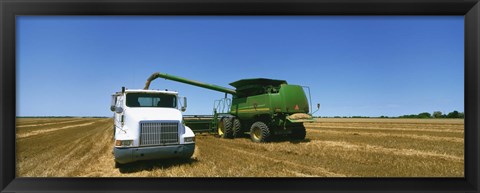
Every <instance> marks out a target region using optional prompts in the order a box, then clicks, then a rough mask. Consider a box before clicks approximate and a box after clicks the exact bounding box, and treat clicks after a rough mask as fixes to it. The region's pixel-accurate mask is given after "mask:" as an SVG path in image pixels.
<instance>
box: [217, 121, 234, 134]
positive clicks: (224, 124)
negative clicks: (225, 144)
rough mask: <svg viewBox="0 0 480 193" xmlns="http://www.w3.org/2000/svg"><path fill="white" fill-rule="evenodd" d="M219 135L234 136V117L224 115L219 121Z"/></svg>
mask: <svg viewBox="0 0 480 193" xmlns="http://www.w3.org/2000/svg"><path fill="white" fill-rule="evenodd" d="M217 132H218V135H219V136H220V137H221V138H228V139H231V138H233V129H232V118H230V117H223V118H221V119H220V121H219V122H218V128H217Z"/></svg>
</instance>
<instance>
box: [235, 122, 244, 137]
mask: <svg viewBox="0 0 480 193" xmlns="http://www.w3.org/2000/svg"><path fill="white" fill-rule="evenodd" d="M240 136H242V130H241V125H240V120H238V118H233V137H235V138H236V137H240Z"/></svg>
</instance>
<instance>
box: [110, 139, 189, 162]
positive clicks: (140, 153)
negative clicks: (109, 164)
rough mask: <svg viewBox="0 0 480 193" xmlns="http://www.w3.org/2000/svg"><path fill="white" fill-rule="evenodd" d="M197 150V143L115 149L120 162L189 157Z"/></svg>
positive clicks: (114, 151) (115, 154) (116, 157)
mask: <svg viewBox="0 0 480 193" xmlns="http://www.w3.org/2000/svg"><path fill="white" fill-rule="evenodd" d="M194 151H195V143H192V144H182V145H169V146H151V147H133V148H117V147H115V148H114V149H113V154H114V156H115V161H116V162H118V163H120V164H125V163H130V162H135V161H139V160H154V159H167V158H189V157H191V156H192V155H193V152H194Z"/></svg>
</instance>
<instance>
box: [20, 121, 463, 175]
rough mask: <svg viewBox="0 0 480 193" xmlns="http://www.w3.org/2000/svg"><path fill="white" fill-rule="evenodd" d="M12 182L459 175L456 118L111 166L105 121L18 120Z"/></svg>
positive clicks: (234, 144)
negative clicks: (39, 179) (37, 179)
mask: <svg viewBox="0 0 480 193" xmlns="http://www.w3.org/2000/svg"><path fill="white" fill-rule="evenodd" d="M16 123H17V127H16V136H17V138H16V160H17V161H16V163H17V164H16V174H17V177H463V176H464V121H463V120H462V119H345V118H341V119H333V118H331V119H328V118H320V119H317V121H316V122H314V123H308V124H306V128H307V137H306V139H305V140H302V141H285V140H283V141H282V140H280V141H274V142H270V143H253V142H251V141H250V139H249V138H248V137H245V138H236V139H222V138H218V137H216V136H214V135H210V134H197V137H196V149H195V153H194V155H193V156H192V158H191V159H189V160H175V159H170V160H151V161H141V162H135V163H131V164H127V165H126V166H125V167H123V168H120V169H118V168H115V167H114V161H113V154H112V147H113V136H112V135H113V120H112V119H110V118H17V121H16Z"/></svg>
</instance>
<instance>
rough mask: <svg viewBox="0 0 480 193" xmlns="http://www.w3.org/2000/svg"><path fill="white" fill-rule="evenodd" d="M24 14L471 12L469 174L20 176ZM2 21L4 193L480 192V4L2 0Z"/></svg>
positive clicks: (430, 0)
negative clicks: (18, 32) (19, 55)
mask: <svg viewBox="0 0 480 193" xmlns="http://www.w3.org/2000/svg"><path fill="white" fill-rule="evenodd" d="M19 15H463V16H464V19H465V95H464V96H465V177H464V178H16V177H15V115H16V109H15V104H16V101H15V88H16V87H15V85H16V84H15V82H16V74H15V17H16V16H19ZM0 17H1V18H0V20H1V24H0V31H1V39H0V40H1V41H0V42H1V48H0V49H1V50H0V52H1V54H0V59H1V60H0V61H1V65H0V72H1V78H0V85H1V87H0V93H1V96H0V109H1V114H0V115H1V116H0V125H1V129H0V138H1V141H0V161H1V162H0V189H1V190H2V192H54V191H58V192H214V191H216V192H301V191H310V192H426V191H429V192H479V178H478V175H479V173H480V172H479V171H480V170H479V168H480V167H479V149H478V147H479V143H478V140H479V139H480V137H479V132H478V129H479V128H480V127H479V126H480V125H479V120H478V119H479V113H478V110H479V103H478V102H479V77H478V75H479V68H478V67H479V56H480V51H479V47H480V40H479V37H480V20H479V19H480V5H479V1H478V0H463V1H460V0H299V1H296V0H275V1H273V0H203V1H200V0H140V1H134V0H108V1H92V0H65V1H59V0H37V1H32V0H15V1H14V0H0ZM39 164H41V163H39Z"/></svg>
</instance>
